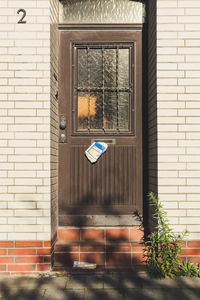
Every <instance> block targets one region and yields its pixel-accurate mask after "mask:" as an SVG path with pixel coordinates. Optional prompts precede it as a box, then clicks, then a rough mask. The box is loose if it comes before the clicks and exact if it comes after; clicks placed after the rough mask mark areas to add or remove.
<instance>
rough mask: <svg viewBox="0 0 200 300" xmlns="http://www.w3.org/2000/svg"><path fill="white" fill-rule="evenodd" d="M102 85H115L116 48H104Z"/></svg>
mask: <svg viewBox="0 0 200 300" xmlns="http://www.w3.org/2000/svg"><path fill="white" fill-rule="evenodd" d="M104 86H105V87H116V50H115V49H105V50H104Z"/></svg>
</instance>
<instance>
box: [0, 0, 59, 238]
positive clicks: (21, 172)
mask: <svg viewBox="0 0 200 300" xmlns="http://www.w3.org/2000/svg"><path fill="white" fill-rule="evenodd" d="M52 2H54V5H55V3H56V2H57V0H55V1H50V0H44V1H41V0H26V1H16V0H15V1H11V0H7V1H6V0H5V1H1V3H0V36H1V41H0V54H1V55H0V69H1V71H0V109H1V112H0V140H1V143H0V170H1V171H0V183H1V188H0V208H1V209H0V216H1V222H0V240H5V239H11V240H13V239H21V240H23V239H29V240H30V239H31V240H35V239H38V240H40V239H44V240H49V239H50V217H49V216H50V200H51V195H50V193H51V180H50V169H51V168H50V151H51V150H50V148H51V140H50V139H51V137H50V116H51V113H50V109H51V105H50V103H51V101H50V99H51V95H50V77H51V66H50V21H51V22H52V23H53V22H54V21H55V20H52V15H53V13H55V12H54V11H53V10H52ZM56 5H58V4H56ZM19 8H24V9H25V10H26V13H27V15H26V18H25V20H26V21H27V23H26V24H18V23H17V22H18V20H19V19H20V16H19V15H18V14H17V10H18V9H19ZM56 13H57V14H58V12H57V11H56ZM54 23H55V22H54ZM47 225H48V226H47Z"/></svg>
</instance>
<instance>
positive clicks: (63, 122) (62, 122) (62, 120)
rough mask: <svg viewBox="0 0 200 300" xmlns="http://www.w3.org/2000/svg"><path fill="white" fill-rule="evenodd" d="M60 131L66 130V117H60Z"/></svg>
mask: <svg viewBox="0 0 200 300" xmlns="http://www.w3.org/2000/svg"><path fill="white" fill-rule="evenodd" d="M60 129H61V130H65V129H66V117H65V116H60Z"/></svg>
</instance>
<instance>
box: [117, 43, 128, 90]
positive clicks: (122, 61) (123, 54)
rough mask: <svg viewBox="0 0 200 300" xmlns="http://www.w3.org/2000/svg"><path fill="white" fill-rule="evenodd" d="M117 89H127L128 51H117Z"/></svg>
mask: <svg viewBox="0 0 200 300" xmlns="http://www.w3.org/2000/svg"><path fill="white" fill-rule="evenodd" d="M118 67H119V74H118V84H119V87H121V88H122V87H124V88H125V87H126V88H127V87H129V49H119V66H118Z"/></svg>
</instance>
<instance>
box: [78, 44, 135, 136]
mask: <svg viewBox="0 0 200 300" xmlns="http://www.w3.org/2000/svg"><path fill="white" fill-rule="evenodd" d="M73 49H74V51H73V64H72V65H73V67H74V68H73V69H74V74H73V78H74V82H73V105H72V111H73V113H74V114H73V133H75V134H84V133H87V134H88V133H91V134H93V133H94V134H102V133H103V134H109V133H110V134H113V133H115V134H127V133H129V134H133V132H134V126H133V120H134V103H133V74H134V70H133V68H134V62H133V57H134V55H133V52H134V51H133V50H134V43H112V44H111V43H110V44H109V43H106V44H104V43H101V44H100V43H92V44H86V43H84V44H81V43H79V44H76V43H74V44H73Z"/></svg>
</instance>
